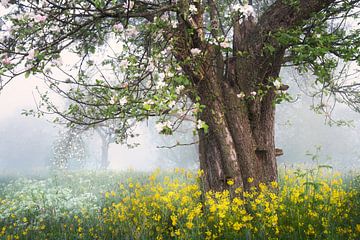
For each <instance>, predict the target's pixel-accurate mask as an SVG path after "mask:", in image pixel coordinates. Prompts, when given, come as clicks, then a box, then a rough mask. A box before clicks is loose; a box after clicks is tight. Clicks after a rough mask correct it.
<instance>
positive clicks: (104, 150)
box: [100, 138, 110, 169]
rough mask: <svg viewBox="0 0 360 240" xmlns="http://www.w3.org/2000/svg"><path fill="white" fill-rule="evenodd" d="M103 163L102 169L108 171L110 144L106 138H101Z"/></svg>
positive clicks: (101, 164)
mask: <svg viewBox="0 0 360 240" xmlns="http://www.w3.org/2000/svg"><path fill="white" fill-rule="evenodd" d="M101 140H102V143H101V163H100V168H101V169H107V168H108V167H109V164H110V162H109V142H108V141H107V140H106V138H105V139H104V138H101Z"/></svg>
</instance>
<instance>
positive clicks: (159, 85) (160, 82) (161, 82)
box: [156, 81, 166, 89]
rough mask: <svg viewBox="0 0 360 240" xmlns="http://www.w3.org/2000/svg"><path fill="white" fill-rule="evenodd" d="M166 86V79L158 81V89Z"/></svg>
mask: <svg viewBox="0 0 360 240" xmlns="http://www.w3.org/2000/svg"><path fill="white" fill-rule="evenodd" d="M165 86H166V82H164V81H158V82H157V83H156V89H161V88H163V87H165Z"/></svg>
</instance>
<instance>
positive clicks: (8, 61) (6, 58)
mask: <svg viewBox="0 0 360 240" xmlns="http://www.w3.org/2000/svg"><path fill="white" fill-rule="evenodd" d="M2 63H3V64H4V65H9V64H11V60H10V58H9V57H5V58H4V59H3V60H2Z"/></svg>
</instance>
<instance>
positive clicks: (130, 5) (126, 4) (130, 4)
mask: <svg viewBox="0 0 360 240" xmlns="http://www.w3.org/2000/svg"><path fill="white" fill-rule="evenodd" d="M134 5H135V3H134V1H129V0H127V1H126V2H124V5H123V7H124V8H125V9H128V10H129V11H130V10H132V9H133V8H134Z"/></svg>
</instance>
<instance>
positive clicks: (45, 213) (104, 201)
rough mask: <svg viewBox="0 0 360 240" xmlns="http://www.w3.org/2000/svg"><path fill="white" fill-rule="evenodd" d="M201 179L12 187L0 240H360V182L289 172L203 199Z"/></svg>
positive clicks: (78, 177) (131, 177)
mask: <svg viewBox="0 0 360 240" xmlns="http://www.w3.org/2000/svg"><path fill="white" fill-rule="evenodd" d="M201 174H202V173H201V172H199V173H193V172H187V171H184V170H181V169H176V170H175V171H174V172H171V173H164V172H160V171H155V172H154V173H153V174H151V175H150V174H144V173H136V172H129V173H126V174H124V173H122V174H119V173H111V174H109V173H102V174H101V173H68V174H67V175H66V176H61V177H57V181H58V182H56V183H55V181H54V179H53V178H51V177H49V178H46V179H42V180H21V181H22V182H21V181H20V182H18V181H19V180H12V181H10V182H9V181H8V182H7V183H6V184H3V185H1V186H2V187H1V188H0V190H2V193H1V195H0V196H1V197H0V239H360V191H359V190H360V184H359V178H358V177H357V178H356V177H352V178H350V177H346V183H344V182H343V180H342V178H341V177H340V176H336V175H334V174H316V175H314V174H309V173H300V172H287V173H286V174H281V177H280V181H279V183H276V182H273V183H271V184H270V185H265V184H260V186H259V187H258V188H253V189H252V190H251V191H247V192H245V191H243V190H242V189H236V188H234V187H233V182H231V181H229V182H228V185H229V190H227V191H224V192H207V193H203V191H202V184H201ZM251 180H252V179H249V181H251ZM73 182H80V183H81V182H83V183H84V184H85V187H83V188H81V186H80V185H81V184H80V185H79V184H77V186H75V185H72V183H73ZM9 186H10V187H9ZM22 186H23V188H22ZM29 188H30V189H31V190H29ZM89 188H90V189H89ZM91 188H92V189H91Z"/></svg>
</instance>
